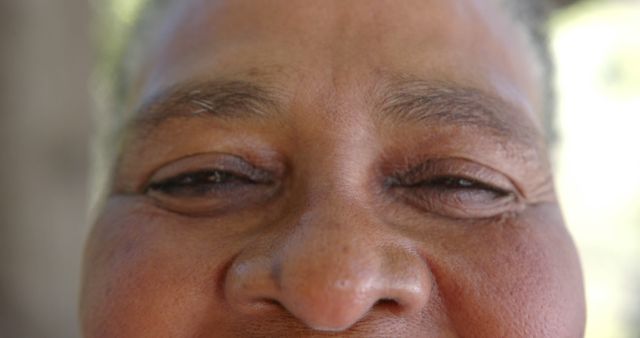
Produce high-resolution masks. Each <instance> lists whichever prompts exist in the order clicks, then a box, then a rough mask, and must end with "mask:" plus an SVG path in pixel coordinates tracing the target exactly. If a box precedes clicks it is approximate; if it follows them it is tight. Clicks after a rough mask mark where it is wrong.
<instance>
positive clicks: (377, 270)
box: [224, 207, 431, 331]
mask: <svg viewBox="0 0 640 338" xmlns="http://www.w3.org/2000/svg"><path fill="white" fill-rule="evenodd" d="M356 209H357V208H355V207H338V208H328V210H327V209H325V210H321V211H315V212H313V211H312V212H308V213H306V214H304V215H303V216H301V217H298V218H297V220H296V221H294V222H291V223H290V224H291V225H290V226H284V227H283V228H282V231H281V232H280V233H278V234H275V235H272V236H265V237H264V238H263V239H261V240H257V242H256V243H254V244H252V245H249V246H248V247H247V248H246V249H245V250H244V251H243V252H242V253H241V254H240V255H238V256H237V258H236V259H235V260H234V262H233V263H232V264H231V267H230V268H229V270H228V272H227V276H226V280H225V286H224V287H225V294H226V297H227V300H228V301H229V302H230V303H231V305H232V306H233V308H234V309H235V310H236V311H238V312H239V313H241V314H244V315H256V314H260V312H261V311H263V310H264V309H266V308H269V307H271V308H272V307H273V305H274V304H276V306H277V307H278V308H280V309H284V311H287V312H289V314H290V315H292V316H293V317H295V318H297V320H299V321H301V322H302V323H304V324H305V325H306V326H308V327H309V328H312V329H314V330H319V331H343V330H346V329H348V328H350V327H352V326H353V325H354V324H356V323H357V322H359V321H360V320H361V319H363V318H365V317H367V315H368V314H372V313H374V312H375V313H377V314H378V315H382V316H385V315H394V316H398V315H401V316H409V315H411V314H415V313H416V312H419V311H420V310H421V309H423V308H424V307H425V305H426V304H427V301H428V298H429V291H430V289H431V274H430V273H429V271H428V268H427V266H426V264H425V262H424V260H422V259H421V258H420V255H418V254H417V253H416V252H415V251H414V250H412V248H411V246H410V245H402V244H400V243H402V242H403V241H402V240H393V239H392V238H391V237H390V236H391V235H390V234H389V233H388V231H387V230H385V228H384V227H383V226H381V225H380V224H376V221H375V220H374V219H373V218H372V217H371V215H370V213H368V212H358V211H356ZM405 242H406V241H405ZM261 305H262V306H261Z"/></svg>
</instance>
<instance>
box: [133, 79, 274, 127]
mask: <svg viewBox="0 0 640 338" xmlns="http://www.w3.org/2000/svg"><path fill="white" fill-rule="evenodd" d="M279 106H280V104H279V103H278V100H277V99H276V95H274V93H273V91H272V90H271V89H270V88H267V87H266V86H262V85H258V84H256V83H252V82H248V81H241V80H233V81H223V80H218V81H207V82H194V83H187V84H180V85H176V86H172V87H169V88H168V89H165V90H162V91H160V92H159V93H158V94H155V95H153V96H151V98H149V99H147V100H145V101H144V103H143V104H142V105H140V108H139V109H137V110H136V114H135V117H134V119H133V125H134V126H135V127H138V128H142V129H148V128H152V127H155V126H157V125H158V124H159V123H161V122H163V121H165V120H167V119H169V118H180V117H187V118H188V117H200V116H206V117H216V118H220V119H236V118H265V117H268V116H269V115H271V114H272V113H273V112H274V111H276V110H278V108H279Z"/></svg>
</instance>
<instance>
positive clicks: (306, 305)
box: [279, 276, 429, 332]
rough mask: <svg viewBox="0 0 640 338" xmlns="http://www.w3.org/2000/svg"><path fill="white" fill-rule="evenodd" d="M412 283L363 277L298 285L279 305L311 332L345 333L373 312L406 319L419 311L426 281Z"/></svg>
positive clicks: (284, 293)
mask: <svg viewBox="0 0 640 338" xmlns="http://www.w3.org/2000/svg"><path fill="white" fill-rule="evenodd" d="M359 277H360V276H359ZM416 277H418V276H416ZM412 279H413V280H403V281H399V280H398V281H396V283H393V282H392V281H389V282H392V283H385V282H383V281H381V280H380V279H379V278H370V277H369V278H366V277H365V278H362V279H353V278H352V279H337V280H325V281H324V282H321V283H317V284H315V285H313V286H312V284H310V283H301V284H299V285H295V286H293V287H291V288H289V289H283V293H282V295H281V297H280V299H279V302H280V304H281V305H282V306H283V307H284V308H286V309H287V311H289V312H290V313H291V314H292V315H293V316H295V317H297V318H298V319H299V320H300V321H302V322H303V323H305V324H306V325H307V326H308V327H310V328H312V329H314V330H318V331H334V332H337V331H344V330H347V329H349V328H350V327H352V326H354V325H355V324H356V323H358V322H359V321H360V320H361V319H363V318H364V317H367V315H369V314H371V313H372V312H379V313H383V312H386V313H385V314H387V315H388V314H391V313H393V314H395V315H399V314H404V315H408V314H411V313H415V312H417V311H418V310H420V309H421V308H422V307H423V306H424V304H426V301H427V298H428V290H429V289H428V287H427V286H426V285H424V284H425V283H424V281H425V280H426V279H424V278H412ZM389 312H391V313H389Z"/></svg>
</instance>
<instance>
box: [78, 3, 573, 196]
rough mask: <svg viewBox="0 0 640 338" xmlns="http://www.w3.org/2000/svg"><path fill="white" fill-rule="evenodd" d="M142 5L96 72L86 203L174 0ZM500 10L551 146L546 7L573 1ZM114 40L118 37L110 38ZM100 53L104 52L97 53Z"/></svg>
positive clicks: (103, 181)
mask: <svg viewBox="0 0 640 338" xmlns="http://www.w3.org/2000/svg"><path fill="white" fill-rule="evenodd" d="M139 1H143V5H142V7H141V9H140V11H139V13H138V15H137V16H136V18H135V20H134V21H133V22H132V23H131V26H130V27H129V29H125V30H123V31H122V32H121V33H120V34H123V35H124V36H126V39H123V37H120V38H121V39H119V40H120V41H121V43H120V44H119V45H118V46H116V48H115V49H114V50H115V51H114V50H112V51H111V53H108V54H110V55H109V56H108V57H106V58H105V59H103V62H102V64H101V66H102V68H101V69H99V71H100V78H101V79H100V80H101V81H102V83H101V84H102V86H101V87H100V88H99V89H100V92H101V93H100V94H101V95H98V101H99V102H98V107H97V109H96V110H97V117H96V120H97V121H96V125H97V133H96V135H97V137H96V138H95V140H94V148H95V151H94V153H93V156H94V158H93V171H92V172H93V178H92V181H93V185H92V187H93V188H95V189H93V190H92V191H91V193H92V198H91V203H90V205H92V208H93V207H95V206H96V204H97V202H99V200H100V199H101V198H102V197H103V196H102V195H103V194H104V193H105V192H104V190H105V188H106V187H107V186H108V183H109V180H110V175H111V171H112V169H113V166H114V165H115V161H116V158H117V156H118V153H119V149H120V143H121V142H122V137H121V136H122V135H121V133H122V130H123V127H124V124H125V123H126V122H127V119H128V114H129V113H128V112H127V107H126V103H127V102H126V100H127V98H128V95H129V92H130V90H131V89H132V84H133V82H134V80H135V79H134V78H133V77H132V76H133V75H134V74H135V73H136V72H135V70H136V69H137V68H138V67H139V66H140V65H141V60H142V59H143V53H144V51H145V50H146V49H147V48H148V47H149V45H150V43H151V40H152V38H153V31H154V30H155V29H157V27H158V25H159V24H161V23H162V22H163V19H164V18H165V17H166V15H167V13H168V12H169V8H170V7H171V5H172V4H175V3H176V1H175V0H139ZM493 1H496V2H498V5H499V6H500V7H502V8H504V9H505V10H506V12H507V13H508V14H510V17H511V19H512V22H513V23H514V24H515V25H516V26H519V27H521V28H522V30H523V32H524V33H525V34H524V36H525V38H526V39H527V40H528V42H529V45H530V46H531V47H532V48H531V51H532V53H534V56H535V58H536V59H537V60H538V64H537V65H532V67H537V69H535V71H536V72H537V73H538V76H539V77H540V78H541V80H542V81H541V86H542V88H541V91H542V93H543V95H544V98H543V99H544V102H543V104H544V106H543V109H542V111H541V112H540V114H541V119H542V122H543V125H544V131H545V136H546V140H547V143H548V144H549V145H552V144H553V143H554V141H555V138H556V133H555V129H554V127H553V125H554V124H553V121H554V115H555V114H554V110H555V90H554V87H553V79H554V68H553V62H552V58H551V55H550V51H549V47H548V41H547V21H548V18H549V15H550V13H551V11H552V9H554V8H556V7H559V6H564V5H567V4H569V3H571V2H573V1H575V0H493ZM116 40H118V39H116ZM103 54H104V53H103Z"/></svg>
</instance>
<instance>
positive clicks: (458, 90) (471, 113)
mask: <svg viewBox="0 0 640 338" xmlns="http://www.w3.org/2000/svg"><path fill="white" fill-rule="evenodd" d="M383 93H384V94H383V95H381V99H380V100H379V101H378V103H377V108H376V109H375V110H376V112H377V114H378V117H379V118H380V119H381V120H383V121H388V120H392V121H394V122H404V123H425V124H434V123H435V124H442V125H456V126H463V127H473V128H477V129H483V130H487V131H489V132H491V133H492V134H494V135H498V136H503V137H510V138H514V139H516V140H518V141H521V143H524V144H530V143H531V142H532V140H534V138H535V136H534V135H535V133H536V130H535V128H534V125H533V124H532V123H527V122H528V118H527V117H526V116H524V115H525V114H524V112H523V111H521V112H520V114H517V113H518V111H519V110H520V109H518V108H517V107H516V106H515V105H513V104H511V103H509V102H507V101H506V100H503V99H501V98H499V97H497V96H494V95H490V94H487V93H485V92H483V91H481V90H478V89H475V88H467V87H460V86H455V85H447V84H442V83H432V82H427V81H421V80H411V81H405V82H401V83H399V84H395V85H392V86H388V87H386V88H385V89H384V91H383ZM514 115H517V116H518V117H516V116H514ZM520 116H522V118H520Z"/></svg>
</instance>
